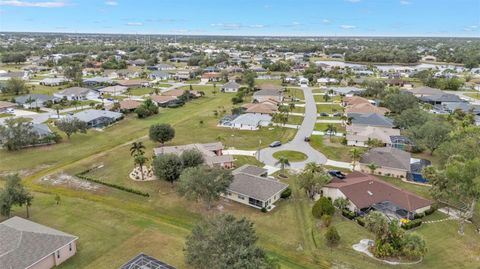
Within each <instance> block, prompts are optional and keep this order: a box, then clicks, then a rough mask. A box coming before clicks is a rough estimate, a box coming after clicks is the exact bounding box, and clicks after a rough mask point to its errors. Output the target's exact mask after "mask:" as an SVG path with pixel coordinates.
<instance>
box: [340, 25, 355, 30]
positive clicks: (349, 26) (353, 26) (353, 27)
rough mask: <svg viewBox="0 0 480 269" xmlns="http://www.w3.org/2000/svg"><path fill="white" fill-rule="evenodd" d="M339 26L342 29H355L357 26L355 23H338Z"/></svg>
mask: <svg viewBox="0 0 480 269" xmlns="http://www.w3.org/2000/svg"><path fill="white" fill-rule="evenodd" d="M340 28H342V29H355V28H357V26H355V25H340Z"/></svg>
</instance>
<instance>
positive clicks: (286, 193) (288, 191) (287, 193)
mask: <svg viewBox="0 0 480 269" xmlns="http://www.w3.org/2000/svg"><path fill="white" fill-rule="evenodd" d="M291 195H292V189H290V187H288V188H286V189H285V190H284V191H283V192H282V194H281V195H280V197H281V198H282V199H287V198H289V197H290V196H291Z"/></svg>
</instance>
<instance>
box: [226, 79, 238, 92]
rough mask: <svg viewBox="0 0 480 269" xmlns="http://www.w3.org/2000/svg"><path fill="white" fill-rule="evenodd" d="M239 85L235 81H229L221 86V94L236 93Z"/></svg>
mask: <svg viewBox="0 0 480 269" xmlns="http://www.w3.org/2000/svg"><path fill="white" fill-rule="evenodd" d="M238 89H240V84H238V83H237V82H235V81H229V82H227V83H225V84H224V85H223V86H222V92H238Z"/></svg>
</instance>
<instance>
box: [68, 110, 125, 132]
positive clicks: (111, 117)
mask: <svg viewBox="0 0 480 269" xmlns="http://www.w3.org/2000/svg"><path fill="white" fill-rule="evenodd" d="M73 117H74V118H77V119H78V120H80V121H83V122H86V123H87V125H88V127H89V128H103V127H106V126H108V125H110V124H112V123H114V122H116V121H119V120H121V119H123V114H122V113H119V112H113V111H107V110H95V109H87V110H83V111H80V112H78V113H76V114H74V115H73Z"/></svg>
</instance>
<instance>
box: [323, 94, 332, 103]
mask: <svg viewBox="0 0 480 269" xmlns="http://www.w3.org/2000/svg"><path fill="white" fill-rule="evenodd" d="M323 100H324V101H325V102H328V100H330V96H329V95H328V93H325V95H324V96H323Z"/></svg>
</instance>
